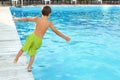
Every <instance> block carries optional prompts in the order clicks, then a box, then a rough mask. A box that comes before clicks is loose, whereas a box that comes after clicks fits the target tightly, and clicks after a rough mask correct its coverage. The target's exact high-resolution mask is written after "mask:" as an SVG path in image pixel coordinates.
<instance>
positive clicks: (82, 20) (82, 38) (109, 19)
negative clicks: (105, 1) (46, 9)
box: [10, 6, 120, 80]
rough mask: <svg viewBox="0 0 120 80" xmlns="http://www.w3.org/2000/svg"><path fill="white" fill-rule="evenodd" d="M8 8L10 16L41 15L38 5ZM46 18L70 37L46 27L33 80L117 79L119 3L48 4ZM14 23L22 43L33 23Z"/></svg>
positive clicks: (119, 79) (119, 69) (119, 71)
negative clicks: (49, 12) (50, 6)
mask: <svg viewBox="0 0 120 80" xmlns="http://www.w3.org/2000/svg"><path fill="white" fill-rule="evenodd" d="M10 10H11V12H12V15H13V17H33V16H39V17H41V15H39V13H40V10H41V7H23V8H10ZM49 20H51V21H52V22H53V23H54V25H55V26H56V28H57V29H58V30H60V31H61V32H63V33H64V34H66V35H68V36H70V37H71V39H72V40H71V41H70V42H69V43H66V42H65V41H64V40H63V39H61V38H60V37H58V36H57V35H55V34H54V33H53V32H52V31H51V30H50V29H48V31H47V33H46V34H45V37H44V39H43V45H42V47H41V48H40V49H39V50H38V53H37V55H36V59H35V62H34V64H33V71H32V73H33V75H34V78H35V80H120V6H76V7H74V6H68V7H57V6H56V7H54V6H52V14H51V17H50V19H49ZM15 24H16V28H17V31H18V34H19V36H20V39H21V42H22V44H23V43H24V41H25V38H26V36H27V35H28V34H29V33H30V32H32V31H33V29H34V25H35V23H32V22H22V21H18V22H15Z"/></svg>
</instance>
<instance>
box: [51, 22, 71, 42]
mask: <svg viewBox="0 0 120 80" xmlns="http://www.w3.org/2000/svg"><path fill="white" fill-rule="evenodd" d="M50 28H51V29H52V31H54V32H55V33H56V34H57V35H59V36H60V37H62V38H64V39H65V40H66V41H70V38H69V37H67V36H65V35H64V34H62V33H61V32H60V31H58V30H57V29H56V28H55V27H54V25H53V24H52V23H51V22H50Z"/></svg>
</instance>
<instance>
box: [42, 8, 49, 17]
mask: <svg viewBox="0 0 120 80" xmlns="http://www.w3.org/2000/svg"><path fill="white" fill-rule="evenodd" d="M41 13H42V15H43V16H49V15H50V13H51V8H50V7H49V6H44V7H43V9H42V11H41Z"/></svg>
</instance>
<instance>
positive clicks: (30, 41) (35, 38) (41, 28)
mask: <svg viewBox="0 0 120 80" xmlns="http://www.w3.org/2000/svg"><path fill="white" fill-rule="evenodd" d="M41 13H42V17H41V18H39V17H34V18H14V19H13V20H14V21H18V20H21V21H31V22H35V23H36V28H35V30H34V31H33V33H31V34H30V35H28V37H27V38H26V41H25V43H24V45H23V46H22V48H21V49H20V50H19V52H18V54H17V55H16V57H15V59H14V63H17V61H18V59H19V57H20V56H21V55H22V53H23V52H24V51H28V55H29V56H30V61H29V64H28V67H27V70H28V72H30V71H31V66H32V64H33V61H34V57H35V54H36V51H37V49H39V48H40V46H41V45H42V38H43V36H44V34H45V32H46V30H47V29H48V28H49V27H50V28H51V29H52V31H53V32H55V33H56V34H57V35H58V36H60V37H62V38H63V39H65V40H66V41H70V38H69V37H67V36H65V35H64V34H62V33H61V32H59V31H58V30H57V29H56V28H55V27H54V25H53V24H52V22H50V21H48V18H49V16H50V13H51V8H50V7H49V6H44V7H43V9H42V11H41Z"/></svg>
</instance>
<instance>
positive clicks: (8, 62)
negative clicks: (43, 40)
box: [0, 7, 34, 80]
mask: <svg viewBox="0 0 120 80" xmlns="http://www.w3.org/2000/svg"><path fill="white" fill-rule="evenodd" d="M20 47H21V43H20V39H19V37H18V33H17V31H16V28H15V25H14V22H13V21H12V17H11V13H10V10H9V7H0V80H34V78H33V75H32V73H31V72H27V69H26V68H27V59H26V56H25V55H23V56H22V57H20V59H19V61H18V63H17V64H14V63H13V60H14V58H15V55H16V54H17V52H18V50H19V49H20Z"/></svg>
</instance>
